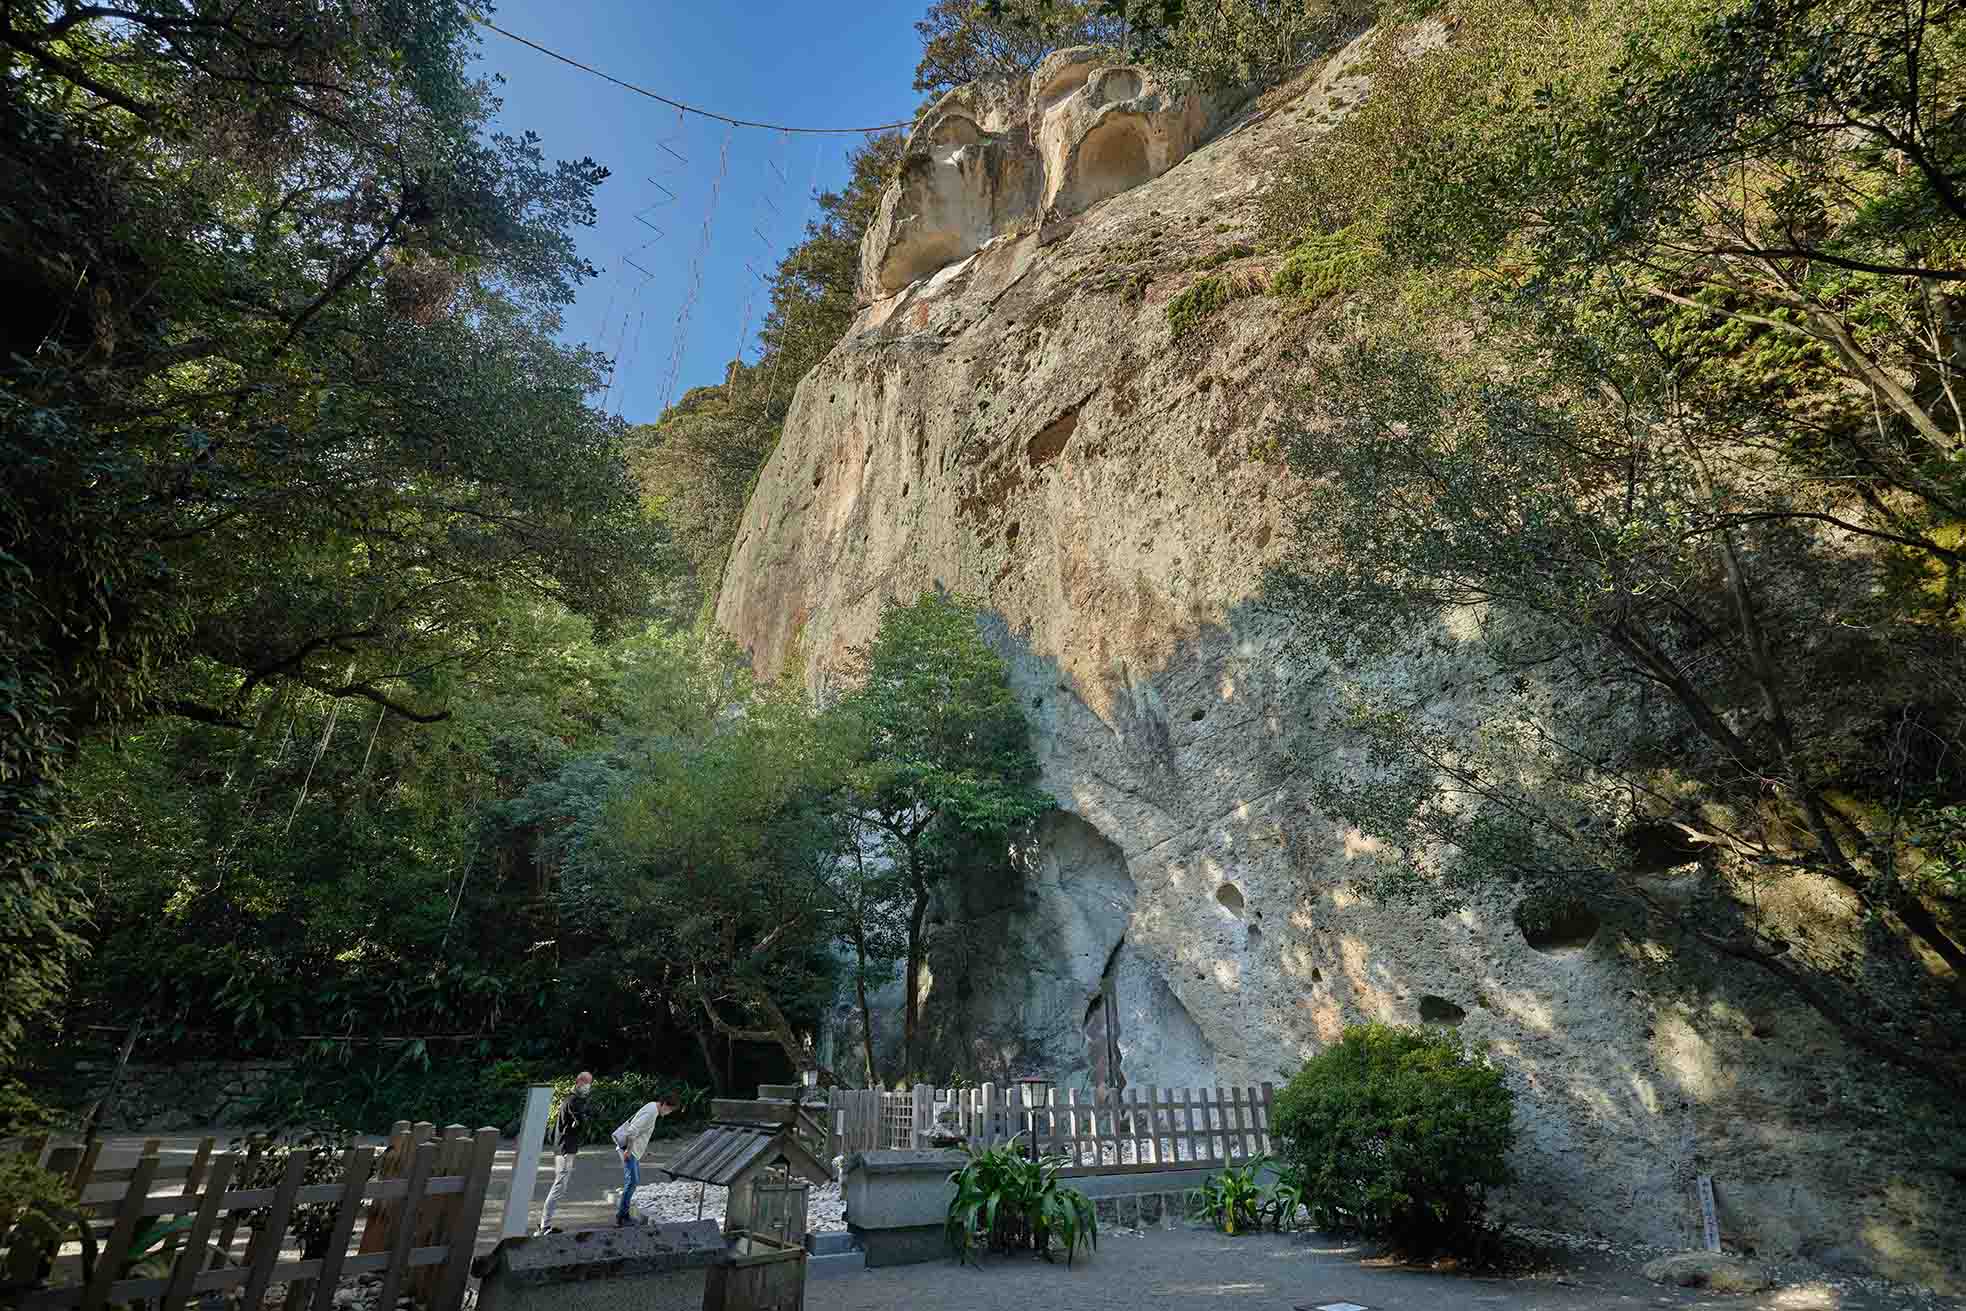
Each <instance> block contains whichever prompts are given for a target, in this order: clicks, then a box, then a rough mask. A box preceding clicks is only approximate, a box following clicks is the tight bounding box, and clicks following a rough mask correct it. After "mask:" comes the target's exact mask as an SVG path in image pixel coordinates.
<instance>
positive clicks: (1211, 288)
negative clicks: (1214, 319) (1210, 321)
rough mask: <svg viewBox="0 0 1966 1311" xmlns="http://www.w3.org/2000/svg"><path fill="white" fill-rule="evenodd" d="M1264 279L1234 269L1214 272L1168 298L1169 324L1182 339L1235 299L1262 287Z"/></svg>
mask: <svg viewBox="0 0 1966 1311" xmlns="http://www.w3.org/2000/svg"><path fill="white" fill-rule="evenodd" d="M1261 289H1262V286H1261V284H1260V283H1258V282H1256V281H1254V280H1252V279H1251V278H1249V277H1238V276H1236V275H1235V274H1233V273H1210V274H1207V275H1206V276H1204V277H1201V278H1197V279H1196V280H1195V283H1194V285H1193V286H1191V287H1189V288H1188V289H1187V290H1186V291H1183V292H1182V293H1181V294H1180V295H1178V296H1175V297H1174V298H1172V299H1171V300H1169V301H1168V302H1167V326H1168V328H1169V329H1170V330H1171V331H1172V332H1173V335H1174V336H1175V337H1176V338H1177V339H1178V338H1180V337H1182V336H1185V335H1186V334H1187V333H1189V332H1190V331H1192V330H1193V329H1195V328H1197V327H1199V326H1200V325H1201V324H1202V322H1203V321H1204V320H1205V319H1207V318H1208V317H1209V316H1210V315H1212V314H1214V313H1215V312H1216V311H1217V310H1219V309H1221V308H1222V307H1223V306H1224V305H1227V304H1228V303H1229V302H1230V301H1232V300H1237V299H1239V298H1241V297H1243V296H1248V295H1252V294H1253V293H1255V292H1257V291H1260V290H1261Z"/></svg>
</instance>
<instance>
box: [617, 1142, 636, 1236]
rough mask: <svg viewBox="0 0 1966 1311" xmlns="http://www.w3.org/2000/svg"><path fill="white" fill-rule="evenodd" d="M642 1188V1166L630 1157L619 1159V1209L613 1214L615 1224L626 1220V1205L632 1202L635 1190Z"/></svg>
mask: <svg viewBox="0 0 1966 1311" xmlns="http://www.w3.org/2000/svg"><path fill="white" fill-rule="evenodd" d="M641 1186H642V1165H641V1162H639V1161H637V1160H636V1159H635V1158H634V1157H632V1156H624V1157H622V1158H621V1209H620V1210H619V1211H616V1212H615V1213H614V1218H615V1220H616V1221H617V1222H619V1221H622V1220H626V1219H627V1218H628V1203H629V1202H631V1201H632V1200H634V1197H635V1190H636V1189H637V1188H640V1187H641Z"/></svg>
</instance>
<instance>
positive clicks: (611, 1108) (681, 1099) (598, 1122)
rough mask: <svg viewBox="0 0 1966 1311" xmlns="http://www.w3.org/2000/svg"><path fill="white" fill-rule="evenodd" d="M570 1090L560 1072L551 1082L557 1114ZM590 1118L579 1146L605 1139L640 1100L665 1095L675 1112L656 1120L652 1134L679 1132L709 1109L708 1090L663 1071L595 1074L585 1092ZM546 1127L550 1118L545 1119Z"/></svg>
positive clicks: (568, 1078) (570, 1083)
mask: <svg viewBox="0 0 1966 1311" xmlns="http://www.w3.org/2000/svg"><path fill="white" fill-rule="evenodd" d="M572 1091H573V1076H572V1075H571V1074H569V1075H564V1076H562V1077H561V1078H558V1079H555V1080H554V1081H553V1111H554V1114H556V1115H557V1114H558V1113H559V1109H560V1103H561V1102H563V1101H565V1100H566V1098H567V1094H569V1093H571V1092H572ZM589 1096H590V1098H591V1101H590V1106H591V1108H592V1118H591V1119H590V1120H589V1122H588V1128H587V1132H586V1134H585V1135H584V1137H583V1139H582V1143H583V1145H592V1144H594V1143H604V1142H607V1141H609V1139H608V1135H609V1134H611V1133H613V1132H614V1130H615V1128H616V1127H617V1126H619V1125H621V1124H623V1123H625V1122H626V1121H627V1119H628V1117H629V1116H631V1115H633V1114H634V1113H635V1112H636V1111H638V1110H640V1109H641V1108H642V1106H643V1104H644V1103H647V1102H658V1101H661V1100H662V1099H663V1098H665V1097H673V1098H674V1099H675V1100H676V1102H677V1107H676V1113H675V1114H674V1115H671V1116H669V1117H667V1118H666V1119H662V1120H658V1121H656V1126H655V1137H657V1138H667V1137H670V1136H671V1135H673V1134H675V1133H677V1132H679V1131H681V1126H682V1125H684V1124H689V1123H692V1122H695V1121H700V1120H702V1119H703V1117H704V1116H705V1115H706V1114H708V1112H709V1110H710V1090H709V1089H707V1088H695V1087H692V1086H690V1085H689V1084H686V1083H684V1082H683V1081H682V1080H681V1079H677V1078H672V1077H671V1076H669V1075H666V1074H641V1073H637V1072H634V1071H630V1072H629V1073H627V1074H619V1075H614V1076H612V1077H605V1078H604V1077H600V1076H596V1077H595V1079H594V1091H593V1092H592V1093H591V1094H589ZM547 1123H548V1125H549V1126H550V1125H551V1123H552V1121H551V1120H549V1121H548V1122H547Z"/></svg>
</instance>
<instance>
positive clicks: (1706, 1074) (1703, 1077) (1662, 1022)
mask: <svg viewBox="0 0 1966 1311" xmlns="http://www.w3.org/2000/svg"><path fill="white" fill-rule="evenodd" d="M1653 1035H1654V1036H1653V1039H1652V1051H1653V1054H1654V1055H1655V1056H1656V1057H1657V1058H1658V1061H1659V1064H1660V1065H1661V1066H1663V1067H1664V1068H1665V1069H1666V1070H1667V1071H1669V1072H1670V1073H1671V1074H1672V1076H1673V1078H1674V1079H1675V1080H1676V1081H1677V1082H1678V1084H1679V1086H1680V1088H1681V1089H1682V1090H1683V1091H1685V1092H1688V1093H1691V1094H1692V1095H1694V1096H1696V1097H1700V1098H1702V1099H1709V1098H1712V1097H1715V1096H1717V1095H1718V1094H1719V1092H1720V1090H1721V1089H1722V1088H1723V1087H1729V1086H1731V1085H1732V1084H1733V1080H1732V1079H1731V1078H1728V1077H1726V1076H1724V1075H1723V1074H1721V1072H1720V1071H1718V1070H1717V1069H1716V1068H1715V1064H1714V1059H1713V1048H1712V1046H1711V1045H1709V1044H1708V1042H1707V1040H1706V1039H1705V1038H1703V1037H1701V1036H1700V1035H1699V1034H1698V1033H1696V1032H1695V1031H1694V1029H1693V1026H1692V1025H1690V1024H1688V1023H1687V1022H1686V1021H1685V1020H1684V1019H1682V1018H1681V1017H1679V1016H1677V1015H1662V1016H1660V1017H1659V1019H1658V1022H1657V1023H1655V1024H1654V1025H1653Z"/></svg>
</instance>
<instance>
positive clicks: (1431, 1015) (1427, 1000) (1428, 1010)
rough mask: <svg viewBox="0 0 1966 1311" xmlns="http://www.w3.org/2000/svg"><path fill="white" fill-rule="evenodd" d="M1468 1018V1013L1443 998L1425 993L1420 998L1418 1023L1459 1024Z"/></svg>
mask: <svg viewBox="0 0 1966 1311" xmlns="http://www.w3.org/2000/svg"><path fill="white" fill-rule="evenodd" d="M1467 1018H1468V1013H1467V1012H1466V1011H1464V1010H1462V1009H1461V1008H1460V1007H1459V1006H1456V1005H1455V1004H1454V1003H1453V1002H1451V1001H1449V1000H1447V998H1445V997H1436V996H1434V995H1433V994H1432V993H1427V994H1426V995H1425V996H1423V997H1421V998H1420V1023H1422V1024H1459V1023H1460V1022H1461V1021H1462V1020H1465V1019H1467Z"/></svg>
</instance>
